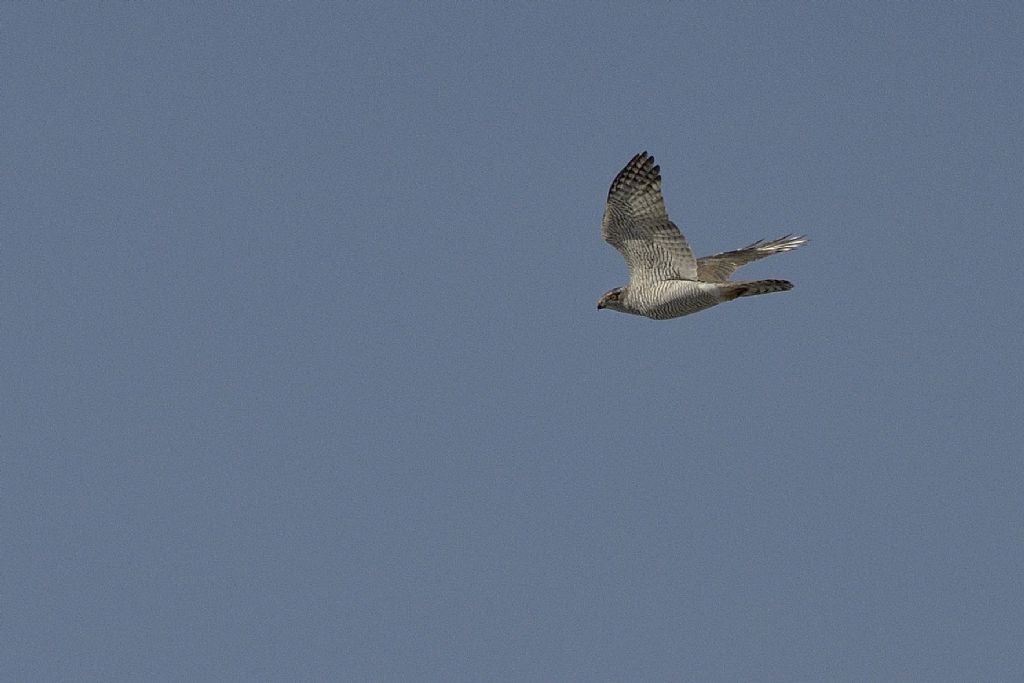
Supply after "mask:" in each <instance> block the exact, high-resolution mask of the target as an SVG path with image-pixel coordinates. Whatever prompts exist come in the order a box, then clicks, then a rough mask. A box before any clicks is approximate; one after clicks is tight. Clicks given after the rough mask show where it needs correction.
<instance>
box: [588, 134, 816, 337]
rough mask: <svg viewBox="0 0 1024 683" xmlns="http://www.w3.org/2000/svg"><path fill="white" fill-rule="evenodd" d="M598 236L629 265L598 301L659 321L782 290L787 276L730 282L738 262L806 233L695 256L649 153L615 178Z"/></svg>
mask: <svg viewBox="0 0 1024 683" xmlns="http://www.w3.org/2000/svg"><path fill="white" fill-rule="evenodd" d="M601 235H602V236H603V237H604V239H605V241H606V242H608V243H609V244H611V245H612V246H613V247H615V248H616V249H618V250H619V252H620V253H621V254H622V256H623V258H625V260H626V265H627V266H629V284H628V285H626V286H625V287H617V288H615V289H613V290H611V291H610V292H608V293H607V294H605V295H604V296H603V297H601V300H600V301H598V303H597V307H598V308H599V309H600V308H610V309H612V310H616V311H621V312H623V313H632V314H635V315H642V316H646V317H648V318H654V319H656V320H664V319H666V318H678V317H679V316H683V315H689V314H690V313H696V312H697V311H701V310H704V309H705V308H711V307H712V306H715V305H717V304H720V303H722V302H723V301H732V300H733V299H736V298H738V297H741V296H755V295H758V294H768V293H770V292H784V291H786V290H789V289H792V288H793V285H792V284H791V283H789V282H787V281H786V280H753V281H748V282H734V281H730V280H729V276H730V275H732V273H733V272H734V271H735V270H736V269H737V268H739V267H740V266H742V265H744V264H747V263H750V262H751V261H756V260H757V259H760V258H764V257H765V256H769V255H771V254H778V253H781V252H784V251H790V250H792V249H796V248H797V247H799V246H800V245H802V244H804V243H806V242H807V238H806V237H801V236H796V235H786V236H785V237H780V238H779V239H777V240H772V241H770V242H765V241H758V242H754V243H753V244H751V245H749V246H746V247H743V248H742V249H737V250H735V251H727V252H723V253H721V254H714V255H713V256H705V257H703V258H699V259H697V258H694V257H693V252H692V250H691V249H690V245H689V244H688V243H687V242H686V238H684V237H683V234H682V233H681V232H680V231H679V228H677V227H676V226H675V224H674V223H672V221H670V220H669V219H668V214H667V212H666V211H665V201H664V199H663V198H662V196H661V173H660V169H659V168H658V166H656V165H655V164H654V157H651V156H649V155H648V154H647V152H643V153H642V154H637V155H636V156H635V157H633V159H632V160H631V161H630V162H629V163H628V164H626V167H625V168H623V169H622V171H620V172H619V174H618V175H617V176H616V177H615V180H614V181H612V186H611V188H610V189H609V190H608V204H607V206H606V207H605V212H604V218H603V220H602V222H601Z"/></svg>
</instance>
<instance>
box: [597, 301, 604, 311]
mask: <svg viewBox="0 0 1024 683" xmlns="http://www.w3.org/2000/svg"><path fill="white" fill-rule="evenodd" d="M602 308H604V306H602V305H601V302H600V301H598V302H597V310H599V311H600V310H601V309H602Z"/></svg>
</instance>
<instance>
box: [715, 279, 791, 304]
mask: <svg viewBox="0 0 1024 683" xmlns="http://www.w3.org/2000/svg"><path fill="white" fill-rule="evenodd" d="M790 289H793V283H792V282H789V281H788V280H752V281H751V282H734V283H730V286H729V288H728V289H727V290H726V291H725V297H724V298H725V300H726V301H732V300H733V299H736V298H738V297H741V296H757V295H758V294H771V293H772V292H785V291H788V290H790Z"/></svg>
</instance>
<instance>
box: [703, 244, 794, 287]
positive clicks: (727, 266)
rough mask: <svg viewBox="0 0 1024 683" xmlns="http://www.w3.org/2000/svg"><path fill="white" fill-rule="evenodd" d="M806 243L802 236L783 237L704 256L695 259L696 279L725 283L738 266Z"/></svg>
mask: <svg viewBox="0 0 1024 683" xmlns="http://www.w3.org/2000/svg"><path fill="white" fill-rule="evenodd" d="M806 243H807V238H806V237H804V236H803V235H785V236H783V237H780V238H779V239H777V240H771V241H770V242H766V241H764V240H758V241H757V242H754V243H753V244H750V245H748V246H745V247H743V248H742V249H735V250H733V251H725V252H722V253H721V254H714V255H712V256H704V257H702V258H699V259H697V279H698V280H701V281H702V282H726V281H728V280H729V276H730V275H732V274H733V273H734V272H735V271H736V269H737V268H739V267H740V266H743V265H746V264H748V263H750V262H751V261H756V260H757V259H761V258H764V257H765V256H771V255H772V254H780V253H782V252H784V251H791V250H793V249H796V248H797V247H799V246H800V245H801V244H806Z"/></svg>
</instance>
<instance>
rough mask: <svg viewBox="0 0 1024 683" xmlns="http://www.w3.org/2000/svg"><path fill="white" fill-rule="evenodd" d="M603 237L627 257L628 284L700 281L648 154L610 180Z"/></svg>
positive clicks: (631, 163)
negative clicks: (668, 211)
mask: <svg viewBox="0 0 1024 683" xmlns="http://www.w3.org/2000/svg"><path fill="white" fill-rule="evenodd" d="M601 236H602V237H603V238H604V241H605V242H607V243H608V244H610V245H612V246H613V247H615V248H616V249H618V250H619V253H621V254H622V256H623V258H625V259H626V265H627V266H629V281H630V284H633V283H635V282H653V281H657V280H695V279H697V261H696V260H695V259H694V258H693V251H692V250H691V249H690V245H689V244H687V243H686V238H685V237H683V233H681V232H679V228H677V227H676V226H675V225H674V224H673V223H672V221H670V220H669V219H668V213H667V212H666V211H665V200H664V199H663V198H662V196H661V169H660V168H659V167H658V166H656V165H655V164H654V157H652V156H650V155H648V154H647V152H643V153H641V154H637V155H636V156H635V157H633V158H632V159H631V160H630V162H629V163H628V164H626V167H625V168H623V169H622V170H621V171H619V174H618V175H617V176H615V180H613V181H612V186H611V188H610V189H609V190H608V204H607V205H606V206H605V210H604V218H603V219H602V221H601Z"/></svg>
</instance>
